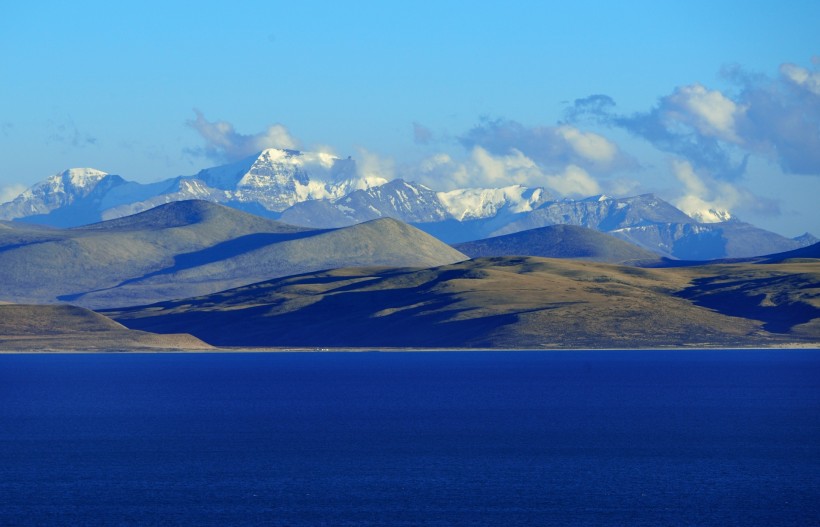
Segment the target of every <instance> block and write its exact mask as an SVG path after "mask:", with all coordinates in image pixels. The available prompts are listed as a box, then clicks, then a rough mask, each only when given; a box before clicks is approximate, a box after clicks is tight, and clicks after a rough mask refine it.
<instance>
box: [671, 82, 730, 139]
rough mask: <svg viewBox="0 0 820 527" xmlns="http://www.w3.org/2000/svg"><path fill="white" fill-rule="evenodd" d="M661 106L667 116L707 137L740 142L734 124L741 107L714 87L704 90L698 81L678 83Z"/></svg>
mask: <svg viewBox="0 0 820 527" xmlns="http://www.w3.org/2000/svg"><path fill="white" fill-rule="evenodd" d="M662 106H663V107H664V108H665V113H666V117H667V118H671V119H675V120H678V121H680V122H682V123H685V124H688V125H690V126H692V127H694V128H696V129H697V130H698V131H699V132H700V133H701V134H703V135H705V136H707V137H710V136H711V137H717V138H719V139H723V140H725V141H730V142H732V143H741V142H742V141H741V139H740V137H739V136H738V134H737V130H736V123H737V120H738V119H739V118H740V117H741V116H742V115H743V113H744V111H745V108H743V107H741V106H739V105H737V104H736V103H735V102H734V101H732V100H731V99H729V98H728V97H726V96H725V95H723V94H722V93H721V92H720V91H718V90H707V89H706V88H705V87H703V86H702V85H700V84H692V85H689V86H681V87H678V88H677V89H675V92H674V93H673V94H672V95H670V96H668V97H666V98H665V99H664V100H663V102H662Z"/></svg>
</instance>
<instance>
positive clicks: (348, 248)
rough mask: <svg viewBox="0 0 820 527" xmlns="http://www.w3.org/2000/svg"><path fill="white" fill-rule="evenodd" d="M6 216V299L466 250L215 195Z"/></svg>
mask: <svg viewBox="0 0 820 527" xmlns="http://www.w3.org/2000/svg"><path fill="white" fill-rule="evenodd" d="M5 225H7V226H8V225H11V227H10V228H8V229H2V230H0V283H2V284H4V286H3V288H2V290H0V300H5V301H11V302H18V303H52V302H58V301H62V302H70V303H73V304H78V305H82V306H86V307H93V308H97V307H101V306H108V307H111V306H122V305H133V304H136V303H147V302H155V301H159V300H166V299H170V298H182V297H186V296H194V295H201V294H205V293H211V292H215V291H219V290H222V289H227V288H229V287H236V286H239V285H243V284H249V283H253V282H258V281H262V280H267V279H270V278H274V277H278V276H286V275H291V274H297V273H304V272H310V271H317V270H321V269H329V268H335V267H346V266H356V265H380V266H392V267H404V266H418V267H429V266H435V265H444V264H449V263H453V262H456V261H460V260H463V259H466V256H464V255H463V254H461V253H459V252H458V251H456V250H454V249H452V248H451V247H449V246H447V245H445V244H444V243H442V242H440V241H438V240H436V239H435V238H433V237H431V236H429V235H427V234H425V233H423V232H421V231H419V230H417V229H415V228H413V227H410V226H409V225H405V224H402V223H400V222H398V221H395V220H392V219H381V220H377V221H373V222H368V223H363V224H359V225H355V226H352V227H347V228H343V229H332V230H316V229H305V228H301V227H293V226H290V225H286V224H283V223H279V222H276V221H273V220H269V219H266V218H261V217H258V216H254V215H250V214H247V213H244V212H241V211H238V210H235V209H231V208H228V207H225V206H222V205H216V204H213V203H209V202H205V201H183V202H173V203H170V204H167V205H163V206H160V207H157V208H154V209H151V210H149V211H146V212H144V213H140V214H137V215H134V216H129V217H125V218H118V219H115V220H110V221H106V222H102V223H98V224H93V225H88V226H85V227H79V228H74V229H44V228H37V227H33V226H26V225H24V224H21V225H19V226H18V224H8V223H7V224H5Z"/></svg>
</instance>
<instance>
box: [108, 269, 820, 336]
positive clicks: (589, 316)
mask: <svg viewBox="0 0 820 527" xmlns="http://www.w3.org/2000/svg"><path fill="white" fill-rule="evenodd" d="M743 270H744V272H746V273H748V274H749V276H746V277H744V278H743V279H744V280H751V279H753V278H752V277H756V278H761V277H765V276H769V274H770V273H780V274H785V275H800V274H805V275H806V276H807V277H808V278H806V279H815V280H816V278H817V271H815V270H813V269H812V268H808V269H807V268H803V267H792V266H789V265H786V264H783V265H780V266H746V267H744V268H743ZM739 272H740V270H739V269H734V268H729V267H726V268H724V267H722V266H712V267H710V268H684V269H651V270H650V269H638V268H634V267H621V266H613V265H607V264H598V263H590V262H577V261H569V260H552V259H543V258H525V257H506V258H480V259H476V260H470V261H467V262H461V263H456V264H453V265H447V266H443V267H436V268H431V269H378V268H358V269H338V270H334V271H329V272H323V273H313V274H306V275H300V276H292V277H287V278H282V279H278V280H273V281H268V282H263V283H259V284H254V285H252V286H248V287H243V288H238V289H234V290H230V291H225V292H222V293H218V294H215V295H209V296H205V297H199V298H193V299H186V300H184V301H178V302H166V303H161V304H156V305H153V306H145V307H140V308H131V309H126V310H121V311H118V312H111V313H110V316H112V317H113V318H115V319H116V320H119V321H121V322H122V323H123V324H125V325H127V326H129V327H132V328H139V329H146V330H150V331H157V332H170V331H182V330H184V331H189V332H191V333H192V334H194V335H197V336H198V337H200V338H202V339H203V340H205V341H206V342H209V343H212V344H217V345H230V346H314V347H334V346H341V347H344V346H352V347H355V346H366V347H369V346H373V347H379V346H395V347H416V346H418V347H501V348H566V347H595V348H600V347H605V348H606V347H654V346H706V345H710V346H734V345H765V344H775V343H778V342H783V341H784V337H782V336H779V335H776V334H772V333H769V332H766V331H764V330H763V329H762V327H761V326H762V324H761V322H759V321H758V320H759V319H750V318H736V317H734V316H729V315H735V313H733V312H729V311H725V310H724V311H721V310H720V309H706V308H704V307H699V306H697V305H695V304H693V303H692V302H690V301H689V300H687V299H685V298H682V296H683V295H681V296H678V295H679V294H680V293H681V292H682V291H690V292H691V289H687V288H690V287H691V285H692V283H693V282H692V281H693V280H694V279H702V278H704V277H707V276H720V273H724V274H725V275H726V276H734V275H737V274H738V273H739ZM738 276H740V275H738ZM812 277H813V278H812ZM800 280H802V278H801V279H800ZM695 285H696V286H697V285H698V284H697V283H695ZM779 286H781V287H783V288H785V289H788V288H789V287H793V286H794V283H791V284H790V283H787V282H784V283H780V284H779ZM687 294H688V293H687ZM709 307H713V306H709ZM779 313H780V311H779V310H778V309H777V307H775V308H774V309H773V310H772V312H771V317H777V316H780V315H779ZM813 316H814V317H816V316H817V314H816V312H814V315H813ZM768 318H769V315H768V314H767V319H768ZM801 320H802V319H801ZM794 322H795V324H799V323H800V321H798V320H795V321H794ZM789 338H794V339H796V340H801V339H803V340H809V341H814V342H816V341H817V340H818V338H820V335H818V334H817V332H816V331H815V330H814V329H811V328H809V329H808V330H807V331H803V332H797V333H794V334H789Z"/></svg>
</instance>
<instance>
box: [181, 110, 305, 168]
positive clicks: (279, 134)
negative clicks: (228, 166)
mask: <svg viewBox="0 0 820 527" xmlns="http://www.w3.org/2000/svg"><path fill="white" fill-rule="evenodd" d="M194 111H195V112H196V119H194V120H191V121H188V122H187V123H186V124H187V125H188V126H190V127H191V128H193V129H194V130H196V131H197V132H198V133H199V135H201V136H202V138H203V139H204V140H205V147H204V148H203V149H200V150H196V151H194V152H195V153H200V154H204V155H206V156H208V157H210V158H212V159H216V160H218V161H236V160H238V159H242V158H245V157H248V156H250V155H253V154H255V153H257V152H261V151H262V150H265V149H267V148H282V149H291V150H293V149H296V148H298V146H299V144H298V142H297V141H296V139H294V138H293V137H292V136H291V135H290V132H288V130H287V128H285V127H284V126H283V125H281V124H274V125H272V126H269V127H268V129H267V130H265V131H263V132H259V133H256V134H252V135H245V134H240V133H238V132H237V131H236V130H235V129H234V127H233V125H232V124H231V123H229V122H227V121H214V122H211V121H208V120H207V119H206V118H205V116H204V115H203V114H202V112H200V111H199V110H194Z"/></svg>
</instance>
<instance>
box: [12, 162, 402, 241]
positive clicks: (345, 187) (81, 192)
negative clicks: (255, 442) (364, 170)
mask: <svg viewBox="0 0 820 527" xmlns="http://www.w3.org/2000/svg"><path fill="white" fill-rule="evenodd" d="M106 176H107V174H106V173H105V172H101V171H99V170H94V169H70V170H67V171H65V172H63V173H61V174H57V175H55V176H52V177H51V178H48V179H47V180H45V181H43V182H42V183H38V184H37V185H35V186H34V187H32V188H30V189H28V190H27V191H25V192H23V193H22V194H21V195H20V196H18V197H17V198H15V200H14V201H12V202H10V203H5V204H0V219H3V220H13V219H22V218H26V221H37V222H40V223H47V224H51V225H55V226H59V227H73V226H76V225H81V224H84V223H88V222H90V221H101V220H108V219H114V218H119V217H122V216H128V215H131V214H136V213H138V212H143V211H145V210H148V209H151V208H153V207H156V206H158V205H162V204H164V203H169V202H172V201H182V200H188V199H202V200H207V201H212V202H215V203H223V204H225V205H230V206H233V207H235V208H239V209H244V210H248V211H250V212H255V213H257V214H262V215H265V216H273V217H275V216H278V214H279V213H280V212H282V211H283V210H285V209H286V208H288V207H290V206H292V205H294V204H297V203H300V202H303V201H307V200H317V199H336V198H340V197H342V196H344V195H346V194H348V193H350V192H353V191H355V190H361V189H368V188H371V187H373V186H377V185H383V184H384V183H387V180H386V179H383V178H379V177H361V176H360V175H359V174H358V171H357V169H356V162H355V161H354V160H352V159H350V158H348V159H340V158H337V157H334V156H331V155H329V154H325V153H313V152H299V151H295V150H279V149H268V150H264V151H262V152H260V153H259V154H257V155H254V156H251V157H248V158H246V159H243V160H241V161H237V162H235V163H230V164H228V165H222V166H218V167H213V168H208V169H205V170H202V171H200V172H199V173H198V174H196V175H194V176H180V177H176V178H171V179H167V180H163V181H160V182H158V183H151V184H142V183H134V182H127V181H125V180H123V179H122V178H119V176H114V177H116V178H118V180H117V181H116V184H110V185H107V186H102V187H100V188H97V187H98V186H99V185H100V183H101V182H102V181H104V180H105V178H106ZM112 183H113V182H112ZM95 189H96V190H95ZM92 192H96V194H97V199H96V200H95V201H94V203H88V204H85V205H86V206H85V208H84V210H83V211H78V210H73V211H72V214H71V215H67V214H59V213H56V214H55V211H59V210H60V209H61V208H63V207H66V206H70V205H72V204H73V203H75V202H78V201H79V200H81V199H82V198H85V197H87V196H88V195H89V194H91V193H92ZM74 209H76V207H74ZM75 216H76V221H74V217H75Z"/></svg>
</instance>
